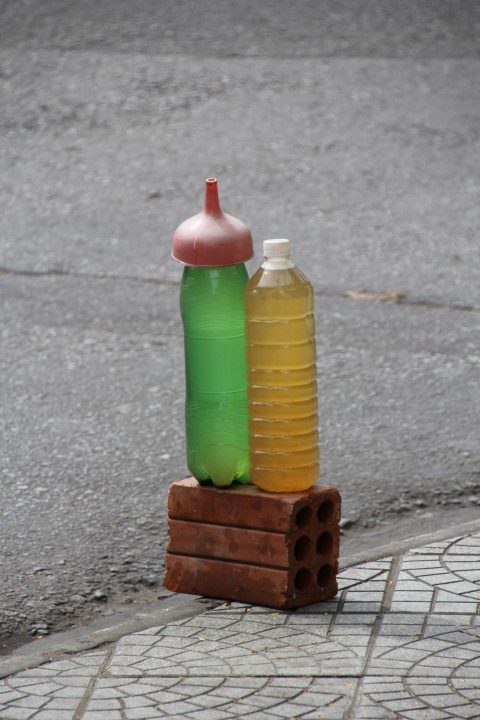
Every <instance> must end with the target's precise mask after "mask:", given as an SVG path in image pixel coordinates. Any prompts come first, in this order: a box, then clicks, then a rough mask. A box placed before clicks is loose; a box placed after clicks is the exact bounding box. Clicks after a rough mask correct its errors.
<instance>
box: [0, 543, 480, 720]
mask: <svg viewBox="0 0 480 720" xmlns="http://www.w3.org/2000/svg"><path fill="white" fill-rule="evenodd" d="M340 588H341V590H340V592H339V595H338V597H337V598H336V599H335V600H334V601H331V602H329V603H323V604H319V605H313V606H310V607H307V608H304V609H302V610H299V611H296V612H279V611H272V610H269V609H266V608H260V607H251V606H246V605H241V604H238V603H232V604H228V603H225V604H223V605H220V606H218V607H216V608H215V609H211V610H208V611H206V612H204V613H202V614H197V615H196V616H195V617H189V618H186V619H183V620H180V621H177V622H173V623H170V624H167V625H164V626H162V627H157V628H151V629H148V630H144V631H142V632H139V633H135V634H132V635H127V636H125V637H123V638H122V639H121V640H119V641H118V642H117V643H116V644H115V645H110V646H108V647H106V648H102V649H100V650H97V651H93V652H89V653H84V654H79V655H74V656H72V657H70V658H68V659H65V660H61V661H58V662H53V663H50V664H45V665H42V666H41V667H37V668H34V669H31V670H27V671H24V672H21V673H19V674H16V675H12V676H11V677H9V678H6V679H4V680H3V681H1V683H0V718H1V719H2V720H30V718H35V720H80V719H81V720H150V719H151V720H156V719H157V718H177V719H178V720H183V719H185V720H187V718H188V719H189V720H230V719H231V718H239V717H242V718H244V717H247V718H250V719H251V720H279V719H282V718H304V719H305V720H307V719H312V720H313V719H314V718H315V719H316V720H318V719H319V718H322V720H336V719H339V718H348V719H351V720H353V719H355V720H357V719H358V720H360V719H362V720H388V719H389V718H406V719H407V718H408V719H409V720H437V719H438V720H440V719H445V720H446V719H448V718H479V717H480V615H479V609H480V533H475V534H472V535H468V536H465V537H457V538H453V539H449V540H443V541H441V542H435V543H433V544H430V545H425V546H423V547H421V548H417V549H414V550H410V551H407V552H406V553H404V554H399V555H395V556H393V557H388V558H383V559H381V560H376V561H371V562H364V563H361V564H359V565H355V566H353V567H350V568H347V569H346V570H344V571H343V572H342V573H341V575H340Z"/></svg>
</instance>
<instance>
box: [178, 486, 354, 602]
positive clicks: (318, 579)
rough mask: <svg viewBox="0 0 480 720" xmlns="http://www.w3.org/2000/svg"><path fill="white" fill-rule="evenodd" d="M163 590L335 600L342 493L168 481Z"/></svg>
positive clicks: (250, 598)
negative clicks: (166, 540)
mask: <svg viewBox="0 0 480 720" xmlns="http://www.w3.org/2000/svg"><path fill="white" fill-rule="evenodd" d="M168 508H169V531H170V542H169V545H168V551H167V559H166V576H165V584H166V586H167V587H168V588H169V589H170V590H174V591H176V592H183V593H193V594H195V595H207V596H210V597H218V598H225V599H228V600H238V601H242V602H247V603H248V602H250V603H258V604H261V605H267V606H269V607H276V608H293V607H300V606H302V605H307V604H309V603H312V602H319V601H320V600H324V599H326V598H330V597H332V596H333V595H335V593H336V591H337V583H336V574H337V571H338V554H339V540H340V535H339V524H338V523H339V519H340V495H339V493H338V491H337V490H336V489H335V488H333V487H327V486H314V487H313V488H311V489H310V490H308V491H306V492H303V493H289V494H281V493H265V492H263V491H262V490H259V489H258V488H255V487H253V486H243V485H239V486H233V487H230V488H227V489H219V488H215V487H213V486H208V485H199V484H198V483H197V481H196V480H194V479H193V478H188V479H186V480H181V481H178V482H175V483H173V485H172V486H171V488H170V492H169V498H168Z"/></svg>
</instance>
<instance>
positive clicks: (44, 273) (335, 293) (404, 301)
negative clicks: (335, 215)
mask: <svg viewBox="0 0 480 720" xmlns="http://www.w3.org/2000/svg"><path fill="white" fill-rule="evenodd" d="M0 275H13V276H15V277H32V278H44V277H45V278H47V277H73V278H86V279H87V280H115V281H119V282H134V283H140V284H146V285H159V286H166V287H174V286H176V285H178V280H169V279H168V278H153V277H138V276H136V275H112V274H110V273H83V272H76V271H74V270H61V269H55V268H52V269H50V270H26V269H17V268H8V267H3V266H0ZM350 292H351V291H350V290H347V291H345V290H340V289H338V288H321V289H316V290H315V291H314V294H315V295H317V296H319V297H321V296H329V297H339V298H343V299H344V300H349V301H353V302H377V303H378V302H381V303H383V304H384V305H405V306H409V307H422V308H427V309H430V310H454V311H461V312H480V307H476V306H475V305H466V304H465V305H464V304H461V303H442V302H438V301H435V300H428V299H427V298H409V297H408V295H401V296H399V297H396V298H392V299H388V298H387V299H383V298H381V297H380V298H378V299H377V298H368V297H365V298H354V297H351V296H349V293H350ZM368 292H369V294H371V295H379V296H381V295H383V294H384V293H383V291H382V292H377V291H368Z"/></svg>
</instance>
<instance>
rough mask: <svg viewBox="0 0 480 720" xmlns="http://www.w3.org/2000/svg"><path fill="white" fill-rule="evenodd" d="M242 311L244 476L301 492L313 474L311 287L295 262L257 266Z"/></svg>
mask: <svg viewBox="0 0 480 720" xmlns="http://www.w3.org/2000/svg"><path fill="white" fill-rule="evenodd" d="M245 310H246V340H247V369H248V409H249V445H250V464H251V480H252V482H253V483H255V485H258V486H259V487H261V488H262V489H263V490H268V491H270V492H298V491H300V490H306V489H307V488H309V487H311V486H312V485H313V484H314V483H315V481H316V480H317V478H318V474H319V452H318V417H317V368H316V352H315V321H314V315H313V290H312V286H311V285H310V283H309V282H308V280H307V279H306V277H305V276H304V275H303V274H302V273H301V272H300V271H299V270H298V269H297V268H288V269H283V270H279V269H275V270H266V269H264V268H260V269H259V270H258V271H257V272H256V273H255V275H254V276H253V277H252V278H251V279H250V280H249V282H248V284H247V288H246V296H245Z"/></svg>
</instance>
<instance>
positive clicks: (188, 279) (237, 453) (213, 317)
mask: <svg viewBox="0 0 480 720" xmlns="http://www.w3.org/2000/svg"><path fill="white" fill-rule="evenodd" d="M172 254H173V257H174V258H175V259H177V260H180V261H181V262H183V263H185V265H186V267H185V269H184V271H183V277H182V283H181V289H180V309H181V316H182V322H183V328H184V336H185V375H186V401H185V422H186V440H187V465H188V469H189V470H190V472H191V473H192V475H194V477H196V478H197V480H199V481H200V482H213V483H214V484H215V485H216V486H218V487H224V486H227V485H230V484H231V483H232V482H233V481H239V482H249V477H250V473H249V451H248V410H247V405H248V403H247V371H246V352H245V311H244V292H245V286H246V283H247V281H248V274H247V271H246V268H245V265H244V260H247V259H249V258H250V257H251V256H252V254H253V247H252V239H251V234H250V231H249V230H248V229H247V228H246V226H245V225H244V224H243V223H241V222H240V221H239V220H237V219H236V218H232V217H231V216H229V215H226V214H225V213H223V212H222V210H221V209H220V205H219V202H218V190H217V182H216V180H215V179H214V178H209V179H208V180H207V181H206V192H205V209H204V211H203V212H202V213H199V215H195V216H194V217H193V218H189V219H188V220H186V221H185V222H184V223H182V224H181V225H180V226H179V227H178V228H177V230H176V232H175V234H174V237H173V251H172Z"/></svg>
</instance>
